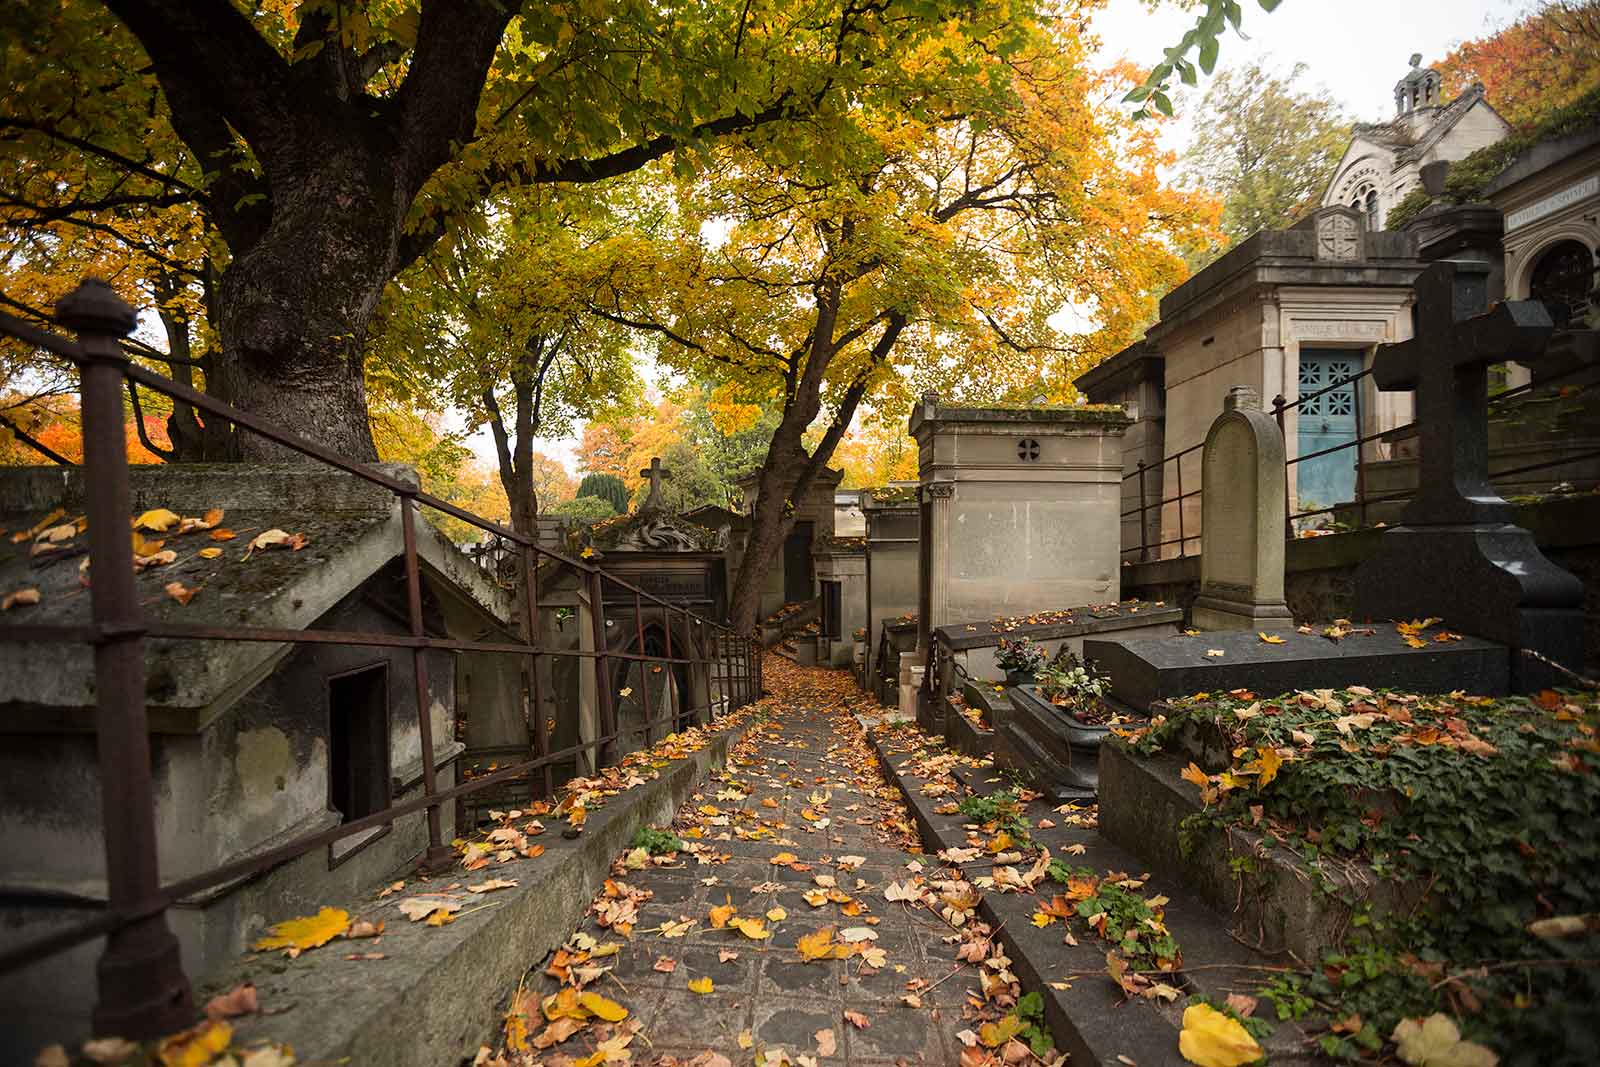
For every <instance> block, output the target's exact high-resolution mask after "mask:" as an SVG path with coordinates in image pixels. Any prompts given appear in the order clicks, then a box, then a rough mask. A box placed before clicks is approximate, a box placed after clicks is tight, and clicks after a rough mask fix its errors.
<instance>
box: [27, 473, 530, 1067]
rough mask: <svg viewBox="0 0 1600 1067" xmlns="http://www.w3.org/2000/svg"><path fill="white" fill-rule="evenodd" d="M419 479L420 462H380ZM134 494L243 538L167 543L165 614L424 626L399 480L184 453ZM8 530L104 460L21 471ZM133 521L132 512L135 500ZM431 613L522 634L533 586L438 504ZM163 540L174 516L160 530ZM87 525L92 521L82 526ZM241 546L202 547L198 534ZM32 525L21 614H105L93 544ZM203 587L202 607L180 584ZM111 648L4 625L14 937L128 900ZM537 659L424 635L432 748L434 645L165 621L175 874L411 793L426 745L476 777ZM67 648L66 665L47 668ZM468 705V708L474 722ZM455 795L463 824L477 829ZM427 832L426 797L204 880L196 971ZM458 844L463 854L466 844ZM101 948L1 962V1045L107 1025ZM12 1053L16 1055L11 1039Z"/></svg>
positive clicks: (154, 655)
mask: <svg viewBox="0 0 1600 1067" xmlns="http://www.w3.org/2000/svg"><path fill="white" fill-rule="evenodd" d="M379 469H380V470H383V471H384V472H385V473H386V474H388V475H389V476H390V477H394V478H397V479H401V480H404V481H407V482H409V483H411V484H413V485H414V484H416V475H415V472H414V471H412V470H410V469H409V468H404V467H398V466H391V465H380V467H379ZM130 478H131V489H132V505H133V511H134V513H136V514H137V513H142V512H144V511H146V510H150V509H154V508H167V509H170V510H172V511H174V512H177V513H178V514H180V515H185V516H198V515H203V514H205V513H206V511H207V510H208V509H210V508H222V509H224V515H223V519H222V525H223V526H224V527H227V528H229V529H233V530H237V531H238V532H239V537H238V538H237V539H235V540H232V541H227V542H213V541H211V540H209V539H208V536H207V534H206V533H203V532H191V533H189V534H185V535H182V536H177V537H168V538H167V539H166V543H167V547H169V548H172V549H174V550H175V551H176V552H177V553H178V556H179V558H178V559H177V560H175V561H174V562H173V563H171V564H169V565H167V566H159V567H154V566H153V567H147V568H145V569H144V570H143V571H142V572H141V573H139V574H138V575H136V576H135V579H134V581H135V584H136V587H137V590H138V595H139V600H140V603H141V606H142V611H143V612H144V615H145V617H146V618H147V619H150V620H152V621H156V622H161V623H167V624H178V625H192V626H214V627H227V626H232V625H239V624H241V623H248V624H250V625H253V626H260V627H269V628H274V629H280V630H295V631H300V630H305V631H314V630H344V631H364V632H371V633H377V634H382V635H393V636H397V637H399V636H405V635H408V634H409V633H410V627H409V626H408V624H407V606H406V582H405V568H404V563H403V556H402V553H403V543H404V536H403V529H402V526H401V522H400V518H399V511H398V507H397V504H396V501H395V498H394V496H393V495H392V494H391V493H389V492H388V491H387V490H385V489H383V488H381V487H379V486H375V485H372V484H370V483H367V482H364V481H362V480H360V479H358V478H355V477H353V476H351V475H348V474H345V473H343V472H340V471H335V470H332V469H329V468H323V467H308V466H305V465H299V464H297V465H281V466H269V465H243V464H239V465H227V466H207V465H193V466H189V465H161V466H154V467H147V466H135V467H133V468H132V469H131V471H130ZM0 501H3V502H4V504H3V506H0V526H3V527H5V528H7V529H13V530H15V529H22V530H26V529H28V528H29V527H30V526H32V525H33V524H34V523H36V522H37V521H38V520H39V519H40V517H42V516H44V515H46V514H47V513H49V512H51V511H52V510H53V509H55V508H62V509H64V510H65V514H66V515H68V516H72V515H79V514H82V511H83V482H82V470H81V468H66V469H63V468H60V467H50V468H44V467H26V468H11V469H9V470H6V471H4V472H3V474H0ZM130 517H131V516H130ZM273 528H280V529H283V530H286V531H289V532H292V533H303V534H305V535H306V537H307V538H308V543H307V544H306V545H305V547H304V548H302V549H301V550H299V551H293V552H290V551H283V550H278V551H271V552H256V553H252V554H251V556H250V558H249V559H245V558H244V556H245V550H246V546H247V544H248V541H249V537H250V536H251V535H250V534H249V533H248V532H247V531H250V530H256V531H260V530H269V529H273ZM415 530H416V544H417V555H418V558H419V563H420V575H421V583H422V597H421V607H422V620H423V626H424V630H425V632H426V633H428V634H430V635H433V636H438V637H451V638H460V639H465V640H479V641H490V642H514V641H516V640H517V637H516V617H517V613H516V610H515V602H514V600H513V598H512V597H511V596H510V594H509V593H508V592H507V591H506V590H504V589H501V588H500V587H499V586H497V585H496V584H494V583H493V582H491V581H490V580H489V579H488V578H487V577H486V576H485V575H484V573H483V572H482V571H481V570H480V569H479V568H478V567H477V566H476V565H475V564H474V562H473V561H472V560H471V559H470V558H468V557H467V556H466V554H464V553H462V552H461V551H459V550H458V549H457V548H456V547H455V546H454V545H452V544H451V543H450V542H449V541H448V540H447V539H446V538H445V537H444V536H443V535H442V534H440V533H439V532H438V530H436V529H435V528H434V527H433V526H431V525H429V524H428V523H425V522H422V521H420V520H418V521H417V522H416V527H415ZM151 536H154V535H151ZM76 540H82V536H81V535H80V536H79V538H77V539H76ZM212 544H217V545H219V546H220V547H221V548H222V554H221V555H220V556H217V557H215V558H212V559H203V558H201V557H200V555H199V553H198V549H200V548H201V546H203V545H212ZM29 548H30V546H29V544H28V543H27V539H26V538H25V539H24V540H23V542H22V543H20V544H16V543H12V540H11V539H10V538H6V539H5V541H4V542H3V543H0V589H6V590H11V589H16V588H21V587H25V586H31V587H34V588H37V589H39V590H40V592H41V594H42V599H41V601H40V603H39V604H37V605H34V606H32V607H24V608H13V609H12V611H10V612H9V613H7V619H6V621H7V623H10V622H13V621H15V622H17V623H34V624H38V623H53V624H59V625H63V626H78V625H84V624H86V623H87V622H88V620H89V611H90V605H89V598H88V597H87V596H84V595H82V588H81V586H80V584H79V570H78V564H79V562H80V560H81V559H82V558H83V557H82V553H81V552H79V551H78V550H77V549H76V548H75V547H73V546H71V545H70V544H69V547H68V550H67V551H64V552H63V553H61V554H60V556H59V557H55V558H47V557H38V558H35V559H32V560H30V558H29ZM173 581H180V582H182V583H183V584H184V585H185V586H187V587H188V588H191V589H194V590H196V591H197V592H196V593H195V595H194V597H193V598H192V599H191V600H190V601H189V602H188V603H179V602H178V601H177V600H175V599H173V598H172V597H171V596H168V595H166V594H165V593H164V592H163V587H164V586H165V585H166V584H167V583H169V582H173ZM93 652H94V650H93V648H92V647H91V646H89V645H60V646H41V645H35V644H15V643H6V644H0V694H4V695H3V697H0V700H3V703H4V711H5V713H4V715H3V716H0V731H3V732H4V733H5V735H6V736H5V737H4V739H3V740H0V812H3V813H4V814H3V817H0V852H3V853H4V855H5V857H6V862H5V864H4V873H3V874H0V895H4V896H5V898H6V899H7V901H8V903H6V904H5V905H4V906H3V907H0V928H3V929H4V931H5V932H4V933H3V934H0V947H4V946H5V945H6V944H8V943H9V942H10V941H11V940H12V939H19V940H20V939H28V938H33V937H36V936H38V935H40V934H43V933H46V932H48V931H49V930H50V929H52V928H53V927H56V926H62V925H68V924H71V923H75V922H77V921H80V920H81V919H82V918H83V917H84V916H85V915H86V914H87V912H86V911H85V909H86V908H94V907H103V906H104V902H105V900H106V882H105V879H106V874H105V864H104V855H105V844H104V841H103V840H102V827H101V810H100V805H101V799H100V782H99V774H98V762H97V756H96V749H95V734H94V732H93V726H94V716H95V694H94V671H93V667H92V662H91V661H92V658H93ZM522 659H523V657H520V656H516V655H495V654H489V653H481V652H480V653H465V654H462V655H459V656H458V655H456V654H454V653H451V652H449V651H445V650H440V649H433V650H427V651H425V652H423V653H422V661H423V664H424V666H425V667H426V676H427V690H426V693H425V699H426V701H427V714H428V720H429V725H430V729H431V733H432V747H431V751H429V752H424V751H423V750H422V743H421V730H420V724H419V720H418V715H417V707H416V689H415V686H414V677H415V676H414V674H413V662H412V660H413V656H412V651H411V650H410V649H408V648H405V647H403V646H399V645H395V646H387V647H385V646H357V645H337V644H326V643H310V642H308V643H304V644H296V645H291V644H273V643H270V642H264V641H199V640H193V641H190V640H162V639H151V640H147V641H146V642H145V676H146V690H147V710H148V714H149V723H150V731H151V738H150V747H151V753H152V760H153V763H152V767H153V775H154V784H155V823H156V831H157V835H158V844H159V846H160V859H161V874H162V876H163V879H164V880H165V881H168V882H171V881H176V880H179V879H183V878H186V877H190V876H193V875H196V874H198V873H200V872H202V871H205V870H210V869H212V868H215V867H218V866H221V865H223V864H226V863H230V862H232V861H235V860H238V859H241V858H243V857H245V856H248V855H250V854H251V853H254V852H257V851H260V850H262V849H264V848H267V847H270V846H272V845H275V844H279V843H282V842H283V841H286V840H288V839H290V838H294V837H300V836H304V835H307V834H311V833H316V832H319V831H323V830H327V829H330V828H332V827H334V826H338V825H339V824H340V823H342V822H347V821H352V820H354V819H357V818H361V817H363V816H365V815H369V814H372V813H373V812H375V811H377V810H379V809H381V808H384V807H386V806H388V805H390V804H398V803H401V802H403V801H408V800H412V799H414V798H416V797H418V796H419V795H421V791H422V779H423V768H424V762H423V761H424V760H425V759H426V760H429V761H431V769H432V770H433V771H434V772H435V774H436V776H437V777H436V781H437V785H438V787H439V788H440V789H448V788H450V787H451V786H453V785H455V783H456V780H457V777H458V767H457V761H458V759H459V758H460V756H461V754H462V751H463V748H464V746H463V744H462V743H461V742H460V741H458V740H457V730H458V727H460V726H463V725H464V726H465V730H464V732H465V734H466V736H468V737H469V738H470V737H473V736H475V735H476V734H477V733H478V732H480V731H487V732H490V733H493V732H494V731H495V730H496V729H497V727H498V726H501V725H504V724H506V723H512V724H514V725H515V727H516V728H517V729H518V730H520V732H521V734H522V736H523V737H524V738H525V737H526V734H527V729H526V725H525V723H526V720H525V717H524V711H523V708H522V703H521V684H520V671H521V663H522ZM46 662H48V664H49V666H48V667H46V668H42V666H41V665H42V664H43V663H46ZM463 720H464V723H463ZM454 809H455V805H454V804H445V805H443V807H442V813H441V814H442V816H443V818H442V824H443V826H442V829H443V841H444V843H445V844H446V845H448V842H449V841H450V840H451V838H452V837H453V836H455V832H456V827H455V819H454ZM427 845H428V835H427V831H426V827H425V823H424V817H423V815H422V814H421V813H417V814H413V815H408V816H403V817H401V818H399V819H397V820H396V821H395V823H394V825H393V827H392V828H387V827H379V828H376V829H372V830H368V831H366V832H364V833H360V834H356V835H352V836H351V837H347V838H344V839H342V840H340V841H337V842H335V843H333V844H332V845H330V846H325V847H323V848H319V849H313V850H312V851H310V852H308V853H306V854H304V855H302V856H299V857H298V858H296V859H293V860H288V861H285V862H283V863H281V864H279V865H277V866H275V867H273V868H271V869H270V870H267V871H265V872H263V873H262V874H261V875H260V876H259V877H254V878H247V879H240V880H237V881H234V882H230V883H227V884H225V885H222V886H218V887H216V888H214V889H210V890H207V891H205V892H203V893H200V894H197V895H196V896H193V897H189V898H185V899H184V900H183V901H181V902H180V905H181V906H179V907H177V908H174V909H172V910H171V911H170V912H168V916H167V921H168V923H169V924H170V925H171V928H172V930H173V933H174V934H175V935H176V936H177V938H178V941H179V943H180V945H181V948H182V954H183V964H184V969H185V971H186V972H187V973H188V974H189V975H190V976H191V977H192V978H193V979H195V980H196V982H199V981H202V980H203V979H204V978H205V977H206V976H207V975H208V974H210V973H211V972H212V971H213V970H214V969H215V968H216V967H218V966H219V965H221V964H223V963H224V962H226V961H228V960H230V959H232V958H233V957H234V956H235V955H236V954H237V953H238V952H240V951H241V950H242V949H243V948H244V947H245V945H246V944H247V942H248V941H249V939H250V938H251V937H253V936H255V935H257V934H259V933H260V932H261V928H262V925H263V918H264V917H268V916H270V917H274V918H282V917H284V916H289V915H304V914H312V913H315V912H316V910H317V909H318V908H319V907H321V906H322V905H324V904H326V903H327V902H328V901H329V900H336V899H339V898H341V897H349V896H353V895H355V894H356V893H358V892H365V891H367V890H369V889H370V887H371V886H372V885H374V884H376V883H377V882H378V881H380V880H387V879H389V878H391V877H393V876H394V872H395V871H396V870H399V869H401V868H402V867H403V866H404V865H406V864H407V863H408V862H409V861H411V860H413V859H414V858H415V857H416V856H417V855H418V854H419V853H420V852H422V851H423V850H424V849H425V848H426V847H427ZM446 854H448V853H446ZM99 950H100V944H99V943H98V942H88V943H85V944H83V945H80V946H78V947H77V948H73V949H70V950H68V951H66V952H63V953H60V954H58V955H54V956H51V957H49V958H47V959H45V960H42V961H40V962H39V963H36V964H34V965H32V966H29V967H25V968H23V969H21V970H18V971H14V972H12V973H10V974H7V975H5V976H3V978H0V997H3V998H4V1002H5V1004H6V1005H7V1010H6V1011H5V1012H4V1013H0V1049H4V1050H6V1051H15V1050H18V1049H21V1048H27V1049H29V1050H30V1051H29V1052H28V1055H32V1051H31V1050H33V1049H37V1048H38V1047H39V1045H40V1044H42V1043H43V1042H44V1040H46V1039H49V1040H67V1041H68V1043H69V1044H71V1040H72V1039H73V1038H74V1037H75V1036H76V1037H84V1036H87V1033H88V1027H89V1010H90V1005H91V1002H92V1001H93V999H94V973H95V959H96V957H97V955H98V954H99ZM0 1059H4V1060H6V1062H14V1061H13V1060H12V1059H11V1058H10V1057H8V1056H5V1055H0Z"/></svg>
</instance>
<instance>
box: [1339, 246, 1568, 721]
mask: <svg viewBox="0 0 1600 1067" xmlns="http://www.w3.org/2000/svg"><path fill="white" fill-rule="evenodd" d="M1489 276H1490V268H1489V266H1488V265H1487V264H1485V263H1482V262H1480V261H1466V260H1441V261H1439V262H1437V263H1434V264H1432V265H1431V266H1430V267H1429V268H1428V269H1427V270H1426V271H1424V272H1423V274H1422V277H1421V278H1419V279H1418V280H1417V306H1416V317H1417V335H1416V337H1414V338H1413V339H1412V340H1409V341H1404V342H1402V343H1400V344H1396V345H1383V346H1381V347H1380V348H1379V349H1378V352H1377V355H1376V356H1375V358H1374V361H1373V378H1374V380H1375V382H1376V383H1377V385H1378V387H1379V388H1380V389H1384V390H1400V389H1413V388H1414V389H1415V390H1416V394H1417V396H1416V405H1417V416H1418V417H1417V422H1418V427H1419V436H1420V439H1421V444H1422V457H1421V477H1420V479H1419V485H1418V488H1417V494H1416V496H1415V497H1413V498H1412V500H1411V502H1410V503H1409V504H1408V505H1407V507H1406V510H1405V512H1404V514H1403V516H1402V518H1401V523H1400V525H1398V526H1395V527H1392V528H1390V529H1388V530H1386V531H1385V532H1384V534H1383V536H1382V538H1381V539H1380V541H1379V545H1378V551H1377V552H1376V553H1375V554H1374V555H1373V556H1372V557H1371V558H1370V559H1368V560H1367V561H1365V562H1364V563H1362V565H1361V566H1360V567H1359V568H1358V569H1357V571H1356V575H1355V583H1356V592H1355V612H1356V614H1357V616H1359V617H1363V618H1373V619H1401V618H1411V617H1413V616H1429V615H1432V616H1438V617H1440V618H1442V619H1443V620H1444V622H1445V624H1446V625H1447V626H1449V627H1451V628H1453V629H1457V630H1461V631H1463V632H1465V633H1469V634H1474V635H1476V636H1479V637H1484V638H1488V639H1490V640H1493V641H1498V642H1500V643H1502V644H1504V645H1507V646H1509V647H1510V649H1511V650H1512V656H1511V684H1512V686H1513V688H1514V689H1517V690H1519V691H1528V690H1530V689H1537V688H1540V687H1543V686H1546V685H1551V684H1557V683H1559V682H1560V681H1562V677H1561V675H1560V674H1559V672H1557V671H1555V670H1553V669H1551V668H1549V667H1547V666H1545V665H1544V664H1541V663H1539V662H1538V661H1536V660H1534V659H1532V658H1530V657H1527V656H1524V655H1522V652H1523V650H1529V651H1533V652H1536V653H1538V654H1540V655H1543V656H1545V657H1548V658H1549V659H1551V660H1553V661H1555V662H1557V663H1560V664H1563V665H1565V666H1566V667H1569V668H1571V669H1574V670H1575V669H1577V668H1578V667H1579V666H1580V665H1581V663H1582V659H1583V614H1582V605H1583V585H1582V583H1581V582H1579V580H1578V579H1577V578H1576V577H1574V576H1573V575H1571V574H1569V573H1567V572H1566V571H1564V570H1562V569H1561V568H1559V567H1557V566H1556V565H1555V564H1553V563H1551V562H1550V561H1549V560H1548V559H1546V558H1545V556H1544V555H1543V554H1542V553H1541V552H1540V551H1539V549H1538V546H1537V545H1536V544H1535V543H1534V539H1533V535H1532V534H1531V533H1529V532H1528V531H1527V530H1524V529H1522V528H1521V527H1518V526H1515V525H1513V524H1512V522H1511V521H1510V520H1511V506H1510V505H1509V504H1508V503H1507V502H1506V501H1505V500H1503V499H1501V497H1500V495H1499V494H1498V493H1497V492H1495V490H1494V488H1493V487H1492V486H1491V485H1490V484H1489V477H1488V451H1489V449H1488V369H1489V365H1490V364H1493V363H1500V362H1504V361H1506V360H1515V361H1517V362H1519V363H1524V364H1534V365H1537V364H1538V363H1539V362H1541V361H1542V360H1543V359H1544V358H1545V353H1546V348H1547V346H1548V344H1549V341H1550V339H1551V335H1552V334H1553V332H1554V326H1553V324H1552V322H1551V320H1550V315H1549V313H1548V312H1547V311H1546V310H1545V308H1544V306H1543V305H1542V304H1540V303H1539V302H1537V301H1533V300H1512V301H1501V302H1499V303H1497V304H1495V306H1494V308H1493V309H1492V310H1488V311H1485V310H1484V309H1485V307H1486V305H1487V303H1488V299H1487V293H1488V283H1489Z"/></svg>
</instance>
